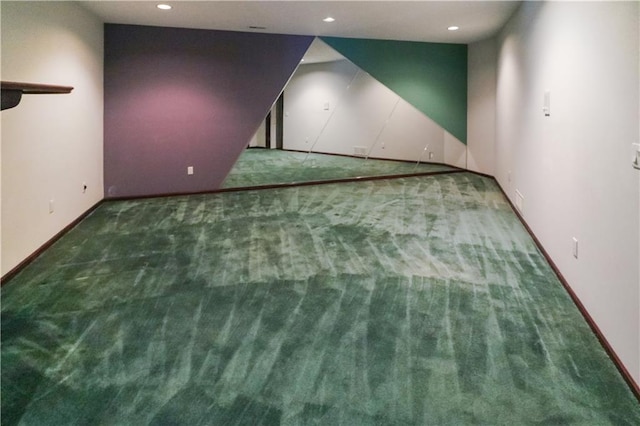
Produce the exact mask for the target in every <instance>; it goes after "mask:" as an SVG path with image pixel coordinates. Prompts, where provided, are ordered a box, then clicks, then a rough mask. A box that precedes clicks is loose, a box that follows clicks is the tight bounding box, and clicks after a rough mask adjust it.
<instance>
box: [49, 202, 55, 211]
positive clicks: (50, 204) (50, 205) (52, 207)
mask: <svg viewBox="0 0 640 426" xmlns="http://www.w3.org/2000/svg"><path fill="white" fill-rule="evenodd" d="M54 207H55V205H54V200H53V198H52V199H50V200H49V214H51V213H53V211H54V210H55V209H54Z"/></svg>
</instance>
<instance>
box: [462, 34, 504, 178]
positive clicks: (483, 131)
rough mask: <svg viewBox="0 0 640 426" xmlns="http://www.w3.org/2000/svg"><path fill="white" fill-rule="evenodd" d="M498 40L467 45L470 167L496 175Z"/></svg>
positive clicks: (468, 149)
mask: <svg viewBox="0 0 640 426" xmlns="http://www.w3.org/2000/svg"><path fill="white" fill-rule="evenodd" d="M496 47H497V46H496V40H495V38H491V39H489V40H484V41H480V42H477V43H472V44H470V45H469V46H468V68H469V74H468V84H467V99H468V106H467V131H468V136H467V168H468V169H469V170H473V171H475V172H480V173H484V174H487V175H490V176H493V174H494V172H495V165H494V162H495V157H496V152H495V139H496V125H495V123H496V60H497V57H496V55H497V49H496Z"/></svg>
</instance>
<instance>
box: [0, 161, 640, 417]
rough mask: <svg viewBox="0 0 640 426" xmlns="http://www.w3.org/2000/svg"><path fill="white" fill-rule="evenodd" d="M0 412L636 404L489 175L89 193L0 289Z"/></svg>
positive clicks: (375, 410) (344, 412)
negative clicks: (72, 222) (150, 195)
mask: <svg viewBox="0 0 640 426" xmlns="http://www.w3.org/2000/svg"><path fill="white" fill-rule="evenodd" d="M1 386H2V423H3V424H7V425H8V424H18V423H19V424H24V425H97V424H101V425H146V424H153V425H223V424H224V425H227V424H232V425H236V424H237V425H244V424H250V425H257V424H291V425H298V424H301V425H303V424H305V425H306V424H322V425H374V424H375V425H391V424H393V425H396V424H398V425H400V424H402V425H405V424H415V425H471V424H482V425H568V424H571V425H638V424H640V404H639V403H638V401H637V400H636V399H634V396H633V395H632V393H631V392H630V390H629V389H628V387H627V386H626V384H625V383H624V381H623V380H622V378H621V376H620V375H619V373H618V372H617V370H616V368H615V366H614V365H613V363H612V362H611V361H610V360H609V359H608V357H607V355H606V354H605V352H604V350H603V349H602V347H601V346H600V345H599V343H598V341H597V339H596V337H595V336H594V335H593V334H592V333H591V331H590V329H589V327H588V326H587V324H586V323H585V321H584V320H583V318H582V317H581V315H580V314H579V312H578V310H577V309H576V308H575V306H574V305H573V303H572V302H571V300H570V298H569V296H568V295H567V294H566V292H565V291H564V289H563V288H562V286H561V285H560V283H559V282H558V280H557V278H556V277H555V276H554V274H553V272H552V270H551V269H550V267H549V265H548V264H547V263H546V262H545V260H544V258H543V257H542V256H541V255H540V253H539V252H538V251H537V249H536V247H535V245H534V243H533V242H532V240H531V239H530V237H529V236H528V234H527V233H526V231H525V230H524V229H523V227H522V225H521V224H520V222H519V221H518V219H517V218H516V216H515V215H514V214H513V212H512V211H511V209H510V207H509V205H508V204H507V202H506V200H505V199H504V198H503V196H502V194H501V193H500V191H499V189H498V188H497V186H496V184H495V182H494V181H493V180H490V179H486V178H483V177H480V176H477V175H474V174H471V173H454V174H448V175H437V176H428V177H415V178H404V179H389V180H379V181H367V182H357V183H349V184H329V185H319V186H310V187H296V188H286V189H274V190H262V191H246V192H230V193H221V194H217V195H198V196H183V197H173V198H161V199H146V200H140V201H120V202H106V203H104V204H102V205H101V206H100V207H99V208H98V209H97V210H96V211H95V212H94V213H92V214H91V215H90V216H89V217H88V218H87V219H85V220H84V221H83V222H82V223H81V224H80V225H79V226H77V227H76V228H75V229H73V230H72V231H71V232H69V233H68V234H67V235H66V236H65V237H64V238H62V239H61V240H59V241H58V242H57V243H56V244H55V245H54V246H52V247H51V248H50V249H49V250H47V251H46V252H45V253H44V254H43V255H42V256H41V257H40V258H38V259H37V260H36V261H35V262H34V263H32V264H31V265H30V266H29V267H27V268H26V269H25V270H24V271H23V272H21V273H20V274H19V275H18V276H16V277H15V278H14V279H13V280H12V281H11V282H9V283H8V284H6V285H5V286H4V287H3V288H2V384H1Z"/></svg>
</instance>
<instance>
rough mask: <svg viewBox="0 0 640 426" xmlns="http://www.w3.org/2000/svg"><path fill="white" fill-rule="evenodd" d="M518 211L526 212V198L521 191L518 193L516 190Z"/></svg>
mask: <svg viewBox="0 0 640 426" xmlns="http://www.w3.org/2000/svg"><path fill="white" fill-rule="evenodd" d="M515 204H516V209H518V211H519V212H520V213H522V212H523V211H524V196H523V195H522V194H521V193H520V191H518V190H517V189H516V202H515Z"/></svg>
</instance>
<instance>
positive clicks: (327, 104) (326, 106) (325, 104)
mask: <svg viewBox="0 0 640 426" xmlns="http://www.w3.org/2000/svg"><path fill="white" fill-rule="evenodd" d="M323 109H324V110H325V111H329V102H325V103H324V106H323Z"/></svg>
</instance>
